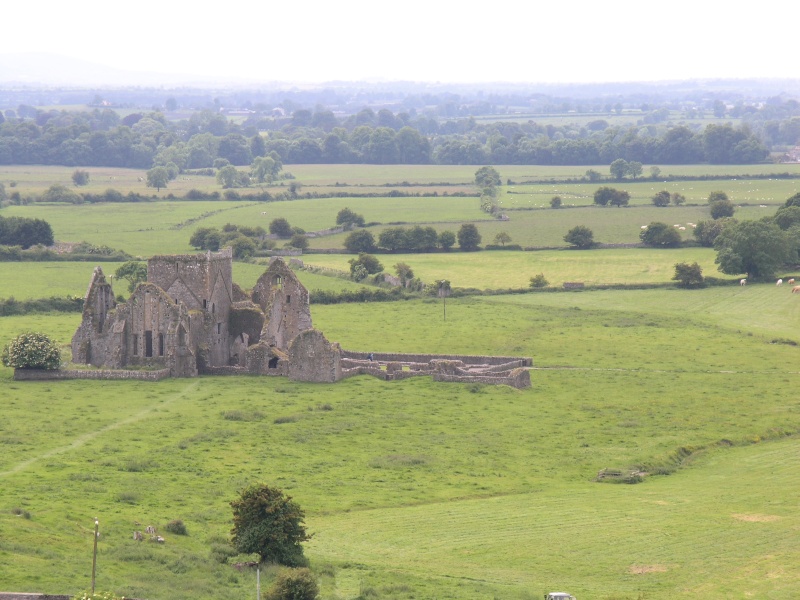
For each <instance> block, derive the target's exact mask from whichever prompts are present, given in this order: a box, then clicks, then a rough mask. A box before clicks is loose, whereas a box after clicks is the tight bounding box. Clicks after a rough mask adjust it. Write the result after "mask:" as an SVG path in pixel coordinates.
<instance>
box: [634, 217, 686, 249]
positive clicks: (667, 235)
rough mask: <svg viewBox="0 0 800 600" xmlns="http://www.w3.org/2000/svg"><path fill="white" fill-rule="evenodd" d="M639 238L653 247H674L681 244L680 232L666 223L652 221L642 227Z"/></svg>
mask: <svg viewBox="0 0 800 600" xmlns="http://www.w3.org/2000/svg"><path fill="white" fill-rule="evenodd" d="M639 239H640V240H642V243H643V244H644V245H646V246H652V247H653V248H676V247H678V246H680V244H681V234H680V233H678V231H677V229H675V228H674V227H670V226H669V225H667V224H666V223H659V222H653V223H650V225H648V226H647V228H646V229H642V231H641V233H640V234H639Z"/></svg>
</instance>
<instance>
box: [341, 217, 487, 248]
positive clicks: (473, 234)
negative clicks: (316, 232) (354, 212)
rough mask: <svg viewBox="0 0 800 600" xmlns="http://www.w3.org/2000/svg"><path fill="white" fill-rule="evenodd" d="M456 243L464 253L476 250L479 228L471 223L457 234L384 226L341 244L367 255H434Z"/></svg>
mask: <svg viewBox="0 0 800 600" xmlns="http://www.w3.org/2000/svg"><path fill="white" fill-rule="evenodd" d="M456 241H458V245H459V248H461V249H462V250H465V251H472V250H477V249H478V248H479V247H480V244H481V235H480V233H479V232H478V228H477V227H476V226H475V225H473V224H472V223H464V224H463V225H461V227H460V228H459V230H458V232H457V233H454V232H452V231H447V230H445V231H441V232H437V231H436V229H434V228H433V227H430V226H427V227H424V226H422V225H415V226H413V227H387V228H386V229H384V230H383V231H381V232H380V234H378V239H377V241H376V240H375V236H374V235H372V233H371V232H370V231H367V230H366V229H358V230H356V231H353V232H351V233H350V234H349V235H348V236H347V238H345V241H344V247H345V248H346V249H347V250H348V251H350V252H359V253H369V252H375V251H377V250H383V251H385V252H434V251H436V250H439V249H441V250H445V251H447V250H450V249H451V248H452V247H453V246H454V245H455V243H456Z"/></svg>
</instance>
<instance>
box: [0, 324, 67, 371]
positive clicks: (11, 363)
mask: <svg viewBox="0 0 800 600" xmlns="http://www.w3.org/2000/svg"><path fill="white" fill-rule="evenodd" d="M2 361H3V364H4V365H5V366H7V367H13V368H15V369H57V368H58V367H59V366H60V365H61V351H60V350H59V348H58V344H57V343H56V342H55V341H54V340H51V339H50V338H49V337H47V336H46V335H45V334H44V333H37V332H28V333H21V334H20V335H18V336H17V337H16V338H14V339H13V340H11V341H10V342H9V343H8V344H7V345H6V347H5V348H3V355H2Z"/></svg>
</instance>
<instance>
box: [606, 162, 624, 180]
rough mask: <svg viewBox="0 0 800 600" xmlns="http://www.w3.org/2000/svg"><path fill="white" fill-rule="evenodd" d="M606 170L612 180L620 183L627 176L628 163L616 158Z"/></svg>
mask: <svg viewBox="0 0 800 600" xmlns="http://www.w3.org/2000/svg"><path fill="white" fill-rule="evenodd" d="M608 170H609V171H610V172H611V176H612V177H613V178H614V179H616V180H617V181H622V179H623V178H624V177H625V175H627V174H628V161H627V160H625V159H624V158H618V159H617V160H615V161H614V162H612V163H611V165H609V167H608Z"/></svg>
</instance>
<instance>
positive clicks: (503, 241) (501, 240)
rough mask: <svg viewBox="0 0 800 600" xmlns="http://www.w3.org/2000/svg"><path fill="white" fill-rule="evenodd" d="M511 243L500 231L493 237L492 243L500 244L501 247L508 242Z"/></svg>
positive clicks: (505, 234)
mask: <svg viewBox="0 0 800 600" xmlns="http://www.w3.org/2000/svg"><path fill="white" fill-rule="evenodd" d="M510 241H511V236H510V235H508V233H506V232H505V231H501V232H500V233H498V234H497V235H496V236H494V243H495V244H500V245H501V246H505V245H506V244H507V243H508V242H510Z"/></svg>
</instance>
